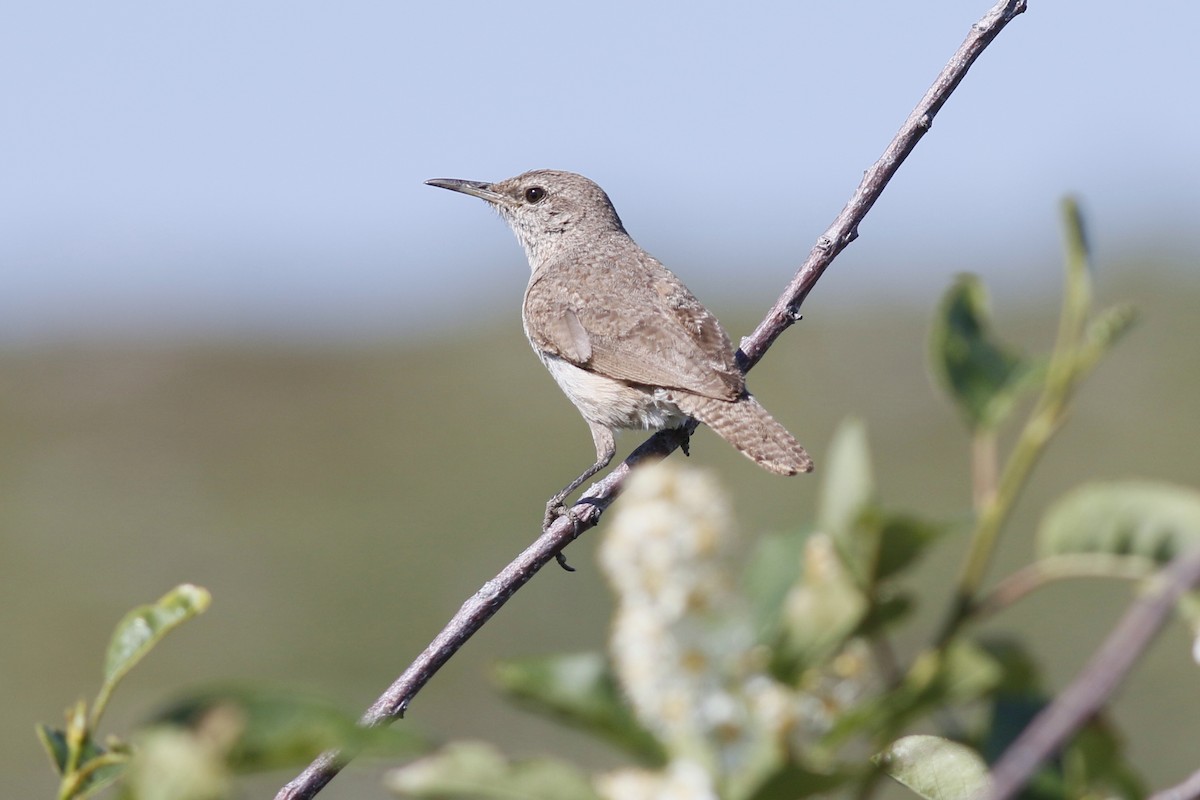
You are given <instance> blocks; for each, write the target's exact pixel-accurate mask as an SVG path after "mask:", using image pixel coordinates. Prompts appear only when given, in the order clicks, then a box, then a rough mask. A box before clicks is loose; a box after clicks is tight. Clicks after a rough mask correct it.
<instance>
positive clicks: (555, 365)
mask: <svg viewBox="0 0 1200 800" xmlns="http://www.w3.org/2000/svg"><path fill="white" fill-rule="evenodd" d="M538 356H539V357H540V358H541V359H542V363H543V364H545V365H546V369H548V370H550V374H551V375H553V376H554V380H555V382H557V383H558V385H559V388H561V389H562V390H563V393H564V394H566V396H567V397H568V398H570V400H571V402H572V403H574V404H575V407H576V408H578V409H579V413H580V414H582V415H583V418H584V419H586V420H587V421H588V422H594V423H596V424H597V425H603V426H604V427H606V428H633V429H636V430H662V429H663V428H677V427H679V426H680V425H682V424H683V423H684V422H685V421H686V420H687V414H684V413H683V412H682V411H680V410H679V406H677V405H675V403H674V402H672V401H671V399H670V393H669V392H668V391H667V390H665V389H647V388H643V387H639V386H630V385H628V384H626V383H623V382H621V381H618V380H613V379H612V378H606V377H604V376H603V375H597V374H596V373H594V372H588V371H587V370H585V369H580V368H579V367H577V366H575V365H574V364H571V363H570V362H568V361H564V360H563V359H561V358H559V357H557V356H553V355H549V354H546V353H543V352H540V351H539V352H538Z"/></svg>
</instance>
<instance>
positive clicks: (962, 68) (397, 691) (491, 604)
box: [276, 0, 1025, 800]
mask: <svg viewBox="0 0 1200 800" xmlns="http://www.w3.org/2000/svg"><path fill="white" fill-rule="evenodd" d="M1024 10H1025V0H999V2H997V3H996V5H995V6H994V7H993V8H992V9H991V10H990V11H988V13H987V14H986V15H985V16H984V17H983V19H981V20H980V21H979V22H977V23H976V24H975V25H974V26H972V28H971V32H970V34H969V35H968V36H967V38H966V40H965V41H964V42H963V44H962V46H960V47H959V49H958V51H957V52H956V53H955V54H954V56H953V57H952V58H951V59H950V61H949V63H948V64H947V65H946V66H945V68H943V70H942V72H941V74H940V75H938V77H937V80H936V81H934V84H933V86H932V87H930V89H929V91H928V92H926V93H925V96H924V97H923V98H922V99H921V102H920V103H918V104H917V107H916V108H915V109H914V110H913V112H912V114H910V115H909V117H908V119H907V120H906V121H905V123H904V125H903V126H902V127H901V128H900V130H899V132H898V133H897V134H896V136H895V138H894V139H892V142H891V144H889V145H888V147H887V149H886V150H885V151H884V153H883V157H882V158H880V159H879V160H878V161H876V162H875V163H874V164H873V165H872V166H871V168H870V169H868V170H867V172H866V174H865V175H864V176H863V180H862V183H860V184H859V186H858V189H857V190H856V191H855V192H854V195H853V196H852V197H851V198H850V202H848V203H847V204H846V207H845V208H843V209H842V212H841V213H840V214H839V215H838V217H837V219H835V220H834V221H833V224H832V225H830V226H829V228H828V230H826V231H825V233H824V234H823V235H822V236H821V237H820V238H819V239H818V240H817V243H816V245H815V246H814V247H813V249H812V251H811V252H810V253H809V255H808V259H807V260H806V261H805V262H804V263H803V264H802V265H801V266H800V269H799V270H798V271H797V272H796V275H795V277H793V278H792V281H791V283H789V284H788V286H787V288H786V289H785V290H784V292H783V294H782V295H781V296H780V297H779V299H778V300H777V301H776V302H775V305H774V306H772V308H771V310H770V311H769V312H768V313H767V316H766V318H764V319H763V321H762V322H761V323H759V325H758V327H757V328H756V329H755V330H754V332H753V333H752V334H750V335H749V336H747V337H746V338H745V339H743V340H742V341H741V349H740V350H739V351H738V353H737V358H738V365H739V366H740V367H741V368H742V370H743V371H744V372H746V371H749V370H750V369H751V368H752V367H753V366H754V365H755V364H757V363H758V362H759V360H761V359H762V357H763V354H765V353H766V351H767V349H768V348H769V347H770V346H771V345H772V343H774V341H775V340H776V339H777V338H779V336H780V334H782V333H783V332H784V331H785V330H787V329H788V328H789V327H790V326H791V325H792V324H793V323H794V322H796V321H797V320H798V319H799V318H800V306H801V304H803V302H804V300H805V298H806V297H808V294H809V292H811V291H812V289H813V287H814V286H815V285H816V283H817V281H818V280H819V279H820V277H821V275H822V274H824V272H825V270H826V268H828V266H829V264H830V263H831V262H832V261H833V259H834V258H835V257H836V256H837V255H838V253H840V252H841V251H842V250H843V249H845V247H846V245H848V244H850V242H852V241H854V240H855V239H856V238H858V226H859V223H861V222H862V220H863V218H864V217H865V216H866V215H867V212H868V211H870V210H871V206H873V205H874V204H875V201H876V200H878V199H879V196H880V194H882V193H883V189H884V187H885V186H887V184H888V181H890V180H891V178H892V176H893V175H895V173H896V170H897V169H899V168H900V164H901V163H903V161H904V159H905V158H906V157H907V156H908V154H909V153H910V152H912V149H913V148H914V147H916V145H917V142H918V141H920V139H921V137H922V136H924V135H925V133H926V132H927V131H928V130H929V127H930V125H932V123H933V118H934V116H935V115H936V114H937V112H938V111H939V110H940V109H941V107H942V106H943V105H944V104H945V102H946V100H947V99H948V98H949V96H950V94H951V93H952V92H953V91H954V89H955V88H956V87H957V86H958V84H959V83H960V82H961V81H962V79H963V77H964V76H965V75H966V74H967V70H968V69H970V67H971V65H972V64H973V63H974V62H975V59H976V58H978V57H979V54H980V53H982V52H983V50H984V48H986V47H987V46H988V44H990V43H991V41H992V40H993V39H995V38H996V36H997V34H999V33H1000V31H1001V30H1002V29H1003V28H1004V26H1005V25H1007V24H1008V23H1009V22H1010V21H1011V20H1012V19H1013V18H1014V17H1015V16H1016V15H1017V14H1020V13H1021V12H1023V11H1024ZM679 442H680V437H679V436H677V435H676V434H675V433H673V432H670V431H664V432H660V433H657V434H655V435H654V436H652V437H650V438H649V439H648V440H647V441H646V442H644V443H643V444H642V445H641V446H640V447H639V448H638V449H637V450H635V451H634V452H633V454H632V455H631V456H630V457H629V458H628V459H626V460H625V461H624V462H623V463H622V464H620V465H619V466H618V467H616V468H615V469H614V470H613V471H612V472H611V473H609V474H608V475H607V476H606V477H605V478H604V480H601V481H598V482H597V483H595V484H593V485H592V486H591V487H590V488H589V489H588V490H587V492H586V493H585V494H584V496H583V497H582V498H581V499H580V500H579V502H578V503H576V504H575V513H576V515H577V516H578V517H579V522H578V524H576V525H574V526H572V524H571V522H570V520H568V519H567V518H566V517H562V518H560V519H559V520H558V521H557V522H555V524H554V525H553V526H551V528H550V529H549V530H547V531H546V532H545V533H543V534H542V535H541V536H539V537H538V539H537V540H536V541H535V542H534V543H533V544H532V545H530V546H529V547H528V548H527V549H526V550H525V551H524V552H523V553H521V555H520V556H518V557H517V558H516V560H514V561H513V562H512V563H511V564H509V565H508V566H507V567H505V568H504V570H502V571H501V572H500V574H499V575H497V576H496V577H495V578H493V579H492V580H490V581H488V582H487V583H486V584H484V585H483V587H482V588H481V589H480V590H479V591H478V592H476V593H475V595H474V596H473V597H472V598H471V599H470V600H468V601H467V602H466V603H464V604H463V606H462V608H460V609H459V611H458V613H457V614H455V615H454V618H453V619H451V620H450V622H449V624H448V625H446V627H445V628H444V629H443V630H442V632H441V633H440V634H438V636H437V638H436V639H434V640H433V642H431V643H430V645H429V646H428V647H426V648H425V651H424V652H423V653H421V655H420V656H418V657H417V659H416V660H415V661H414V662H413V663H412V665H411V666H409V668H408V669H407V670H405V672H404V674H403V675H401V676H400V678H399V679H398V680H397V681H396V682H395V683H393V684H392V685H391V687H389V688H388V690H387V691H386V692H385V693H384V694H383V695H382V696H381V697H380V698H379V699H378V700H377V701H375V704H374V705H372V706H371V708H370V709H368V710H367V712H366V714H364V715H363V717H362V719H361V720H360V722H361V724H362V725H364V726H374V725H382V724H387V723H389V722H391V721H393V720H395V719H397V718H398V717H400V716H402V715H403V714H404V710H405V709H406V708H407V707H408V704H409V702H410V701H411V700H412V698H413V696H414V695H416V693H417V692H418V691H419V690H420V689H421V687H422V686H424V685H425V684H426V683H427V682H428V681H429V679H430V678H431V677H433V675H434V673H436V672H437V670H438V669H439V668H441V666H442V665H443V664H445V663H446V661H447V660H449V658H450V657H451V656H452V655H454V653H455V652H456V651H457V650H458V649H459V648H460V647H462V645H463V644H464V643H465V642H466V641H467V639H469V638H470V637H471V636H472V635H473V634H474V633H475V632H476V631H478V630H479V629H480V628H481V627H482V626H483V624H484V623H485V622H487V621H488V620H489V619H490V618H491V617H492V615H493V614H495V613H496V612H497V611H499V610H500V607H501V606H503V605H504V603H505V602H506V601H507V600H508V598H509V597H511V596H512V595H513V593H515V592H516V591H517V590H518V589H520V588H521V587H522V586H524V585H525V583H526V582H528V581H529V579H530V578H532V577H533V575H534V574H535V573H536V572H537V571H538V570H539V569H541V568H542V567H543V566H545V565H546V563H547V562H549V561H550V560H551V559H553V558H554V557H555V555H556V554H557V553H559V552H560V551H561V550H562V549H563V548H564V547H566V546H567V545H568V544H570V543H571V542H572V541H573V540H574V539H575V538H577V537H578V536H579V535H580V534H582V533H583V532H584V531H586V530H587V529H589V528H592V527H594V526H595V525H596V523H597V522H598V521H599V519H600V515H601V514H602V513H603V512H604V509H605V508H607V507H608V505H609V504H610V503H611V502H612V501H613V500H614V499H615V498H616V496H617V494H618V493H619V492H620V490H621V486H622V484H623V483H624V481H625V478H626V476H627V475H628V474H629V471H630V469H631V468H632V467H633V465H634V464H636V463H637V462H639V461H641V460H642V459H644V458H647V457H651V456H658V457H665V456H667V455H670V454H671V453H672V452H673V451H674V450H675V448H677V447H678V446H679ZM349 758H350V756H349V755H348V754H344V753H338V752H328V753H324V754H323V755H321V756H320V757H319V758H318V759H317V760H316V761H314V762H313V763H312V764H310V765H309V767H308V768H307V769H306V770H305V771H304V772H303V773H301V774H300V775H299V776H297V777H296V778H295V779H294V780H292V781H291V782H290V783H288V784H287V785H286V786H284V787H283V789H281V790H280V791H279V794H277V795H276V800H301V798H311V797H313V796H315V795H316V793H317V792H319V791H320V790H321V788H322V787H323V786H325V784H327V783H329V781H330V780H332V779H333V777H334V776H335V775H336V774H337V773H338V772H339V771H340V770H341V768H342V767H343V766H345V764H346V763H347V762H348V761H349Z"/></svg>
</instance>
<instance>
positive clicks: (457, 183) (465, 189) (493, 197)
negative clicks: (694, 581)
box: [425, 178, 509, 205]
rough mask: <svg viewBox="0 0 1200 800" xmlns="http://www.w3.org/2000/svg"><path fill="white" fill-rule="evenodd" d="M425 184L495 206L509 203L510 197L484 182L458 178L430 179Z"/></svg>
mask: <svg viewBox="0 0 1200 800" xmlns="http://www.w3.org/2000/svg"><path fill="white" fill-rule="evenodd" d="M425 183H426V184H428V185H429V186H436V187H438V188H439V189H449V190H450V191H452V192H462V193H463V194H469V195H471V196H472V197H478V198H479V199H481V200H486V201H488V202H489V203H493V204H495V205H506V204H508V202H509V199H508V197H506V196H505V195H502V194H500V193H499V192H494V191H492V185H491V184H490V183H484V182H483V181H464V180H459V179H458V178H430V179H429V180H427V181H425Z"/></svg>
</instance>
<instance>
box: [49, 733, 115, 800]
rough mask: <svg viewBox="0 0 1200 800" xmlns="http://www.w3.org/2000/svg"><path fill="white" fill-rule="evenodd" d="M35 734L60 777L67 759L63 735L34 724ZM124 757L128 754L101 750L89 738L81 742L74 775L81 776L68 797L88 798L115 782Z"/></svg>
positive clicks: (65, 736)
mask: <svg viewBox="0 0 1200 800" xmlns="http://www.w3.org/2000/svg"><path fill="white" fill-rule="evenodd" d="M37 735H38V739H39V740H41V743H42V747H44V748H45V749H46V753H47V754H48V755H49V756H50V763H52V764H53V765H54V767H55V769H57V770H58V773H59V774H60V775H61V774H63V773H64V772H65V771H66V770H67V761H68V759H69V757H70V747H69V745H68V744H67V735H66V733H64V732H63V731H61V730H57V729H55V728H51V727H48V726H46V725H38V726H37ZM128 757H129V756H128V753H125V752H117V751H109V750H105V749H104V748H103V747H100V746H99V745H97V744H96V743H95V742H93V741H92V740H91V739H90V738H89V739H87V740H86V741H84V742H83V746H82V747H81V748H80V758H79V764H78V766H77V768H76V774H77V775H78V774H79V773H80V772H84V773H85V774H83V776H82V777H81V778H80V779H79V782H78V783H77V784H76V787H75V791H74V792H73V793H72V794H71V797H72V798H80V799H82V798H84V797H88V796H90V795H92V794H95V793H96V792H98V791H100V790H101V789H103V788H105V787H106V786H108V785H109V784H111V783H112V782H113V781H115V780H117V778H119V777H121V775H122V773H123V772H124V771H125V767H126V764H125V762H126V761H127V760H128Z"/></svg>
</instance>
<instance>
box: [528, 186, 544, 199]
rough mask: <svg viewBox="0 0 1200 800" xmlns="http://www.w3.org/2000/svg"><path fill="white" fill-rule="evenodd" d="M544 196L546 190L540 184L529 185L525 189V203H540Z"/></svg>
mask: <svg viewBox="0 0 1200 800" xmlns="http://www.w3.org/2000/svg"><path fill="white" fill-rule="evenodd" d="M545 196H546V190H545V189H543V188H542V187H540V186H530V187H529V188H528V189H526V190H525V202H526V203H540V202H542V198H544V197H545Z"/></svg>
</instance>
